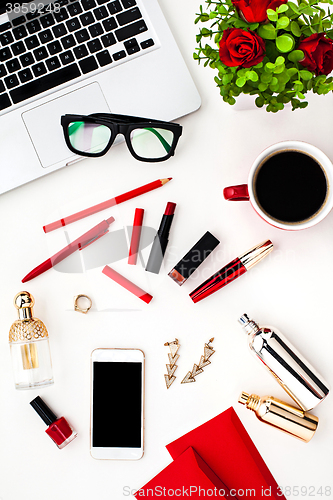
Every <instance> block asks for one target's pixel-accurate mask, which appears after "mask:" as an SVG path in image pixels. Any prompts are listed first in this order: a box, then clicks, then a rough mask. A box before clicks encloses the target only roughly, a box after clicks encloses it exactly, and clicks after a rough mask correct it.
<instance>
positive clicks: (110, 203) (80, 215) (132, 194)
mask: <svg viewBox="0 0 333 500" xmlns="http://www.w3.org/2000/svg"><path fill="white" fill-rule="evenodd" d="M171 179H172V177H168V178H167V179H158V180H157V181H154V182H150V183H149V184H145V185H144V186H141V187H138V188H136V189H133V190H132V191H128V192H127V193H124V194H121V195H119V196H116V197H115V198H111V199H110V200H107V201H103V202H102V203H98V205H94V206H93V207H90V208H86V209H85V210H81V212H77V213H76V214H73V215H69V216H68V217H64V218H63V219H60V220H57V221H55V222H51V224H47V225H46V226H44V227H43V229H44V231H45V233H49V232H50V231H54V229H58V228H59V227H63V226H67V225H68V224H72V222H76V221H77V220H80V219H84V217H88V216H89V215H92V214H96V213H97V212H100V211H101V210H105V209H107V208H110V207H114V205H119V203H123V202H124V201H127V200H131V199H132V198H136V197H137V196H140V195H141V194H144V193H148V191H152V190H153V189H157V188H159V187H161V186H164V184H166V183H167V182H169V181H171Z"/></svg>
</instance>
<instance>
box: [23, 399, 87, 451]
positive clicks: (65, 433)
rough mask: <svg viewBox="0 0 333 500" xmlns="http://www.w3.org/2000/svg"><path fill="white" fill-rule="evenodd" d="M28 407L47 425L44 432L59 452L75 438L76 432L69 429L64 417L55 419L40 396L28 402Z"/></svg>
mask: <svg viewBox="0 0 333 500" xmlns="http://www.w3.org/2000/svg"><path fill="white" fill-rule="evenodd" d="M30 405H31V406H32V407H33V409H34V410H35V411H36V412H37V413H38V415H39V416H40V417H41V419H42V420H43V421H44V422H45V424H46V425H48V428H47V429H46V431H45V432H46V434H48V436H50V438H51V439H52V440H53V441H54V442H55V444H56V445H57V446H58V448H59V449H60V450H61V449H62V448H64V447H65V446H67V445H68V444H69V443H70V442H71V441H73V439H74V438H76V436H77V432H75V431H74V430H73V429H72V428H71V426H70V425H69V423H68V422H67V420H66V419H65V418H64V417H60V418H57V417H56V416H55V414H54V413H53V411H52V410H51V409H50V408H49V407H48V406H47V404H46V403H44V401H43V400H42V398H41V397H40V396H37V397H36V398H35V399H33V400H32V401H30Z"/></svg>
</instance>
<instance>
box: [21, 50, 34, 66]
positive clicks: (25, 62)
mask: <svg viewBox="0 0 333 500" xmlns="http://www.w3.org/2000/svg"><path fill="white" fill-rule="evenodd" d="M20 61H21V64H22V66H23V67H24V68H25V67H26V66H31V64H33V63H34V62H35V59H34V56H33V55H32V54H31V53H30V52H27V53H26V54H23V56H21V57H20Z"/></svg>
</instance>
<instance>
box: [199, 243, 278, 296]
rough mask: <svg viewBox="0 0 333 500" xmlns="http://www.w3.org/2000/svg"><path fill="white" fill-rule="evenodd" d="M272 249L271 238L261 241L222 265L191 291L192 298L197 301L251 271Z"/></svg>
mask: <svg viewBox="0 0 333 500" xmlns="http://www.w3.org/2000/svg"><path fill="white" fill-rule="evenodd" d="M272 250H273V243H272V242H271V241H270V240H266V241H263V242H262V243H259V245H256V246H255V247H253V248H251V249H250V250H248V251H247V252H245V253H243V254H242V255H240V256H239V257H236V259H234V260H233V261H231V262H229V264H227V265H226V266H224V267H222V269H220V270H219V271H217V273H215V274H213V276H211V277H210V278H208V280H206V281H205V282H204V283H202V284H201V285H200V286H198V288H196V289H195V290H193V292H191V293H190V297H191V299H192V300H193V302H194V303H196V302H199V301H200V300H202V299H204V298H205V297H208V296H209V295H211V294H212V293H214V292H217V290H220V288H223V287H224V286H226V285H227V284H228V283H230V282H231V281H233V280H235V279H236V278H238V277H239V276H242V275H243V274H244V273H246V271H249V270H250V269H251V268H252V267H253V266H255V265H256V264H258V262H260V261H261V260H262V259H263V258H265V257H266V255H268V254H269V253H270V252H271V251H272Z"/></svg>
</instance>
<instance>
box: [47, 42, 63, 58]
mask: <svg viewBox="0 0 333 500" xmlns="http://www.w3.org/2000/svg"><path fill="white" fill-rule="evenodd" d="M47 48H48V50H49V52H50V55H51V56H53V55H54V54H58V52H61V51H62V47H61V45H60V42H58V40H56V41H55V42H51V43H49V44H48V46H47Z"/></svg>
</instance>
